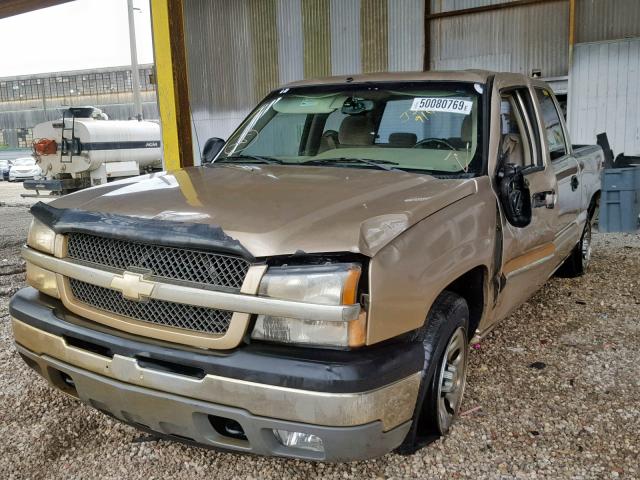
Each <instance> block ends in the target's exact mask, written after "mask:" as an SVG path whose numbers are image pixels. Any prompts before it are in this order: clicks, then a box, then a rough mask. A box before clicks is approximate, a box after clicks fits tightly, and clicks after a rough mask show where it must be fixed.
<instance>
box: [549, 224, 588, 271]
mask: <svg viewBox="0 0 640 480" xmlns="http://www.w3.org/2000/svg"><path fill="white" fill-rule="evenodd" d="M591 233H592V232H591V217H589V218H588V219H587V222H586V224H585V226H584V230H583V231H582V236H581V237H580V241H579V242H578V244H577V245H576V246H575V247H574V248H573V250H572V251H571V254H570V255H569V256H568V257H567V259H566V260H565V261H564V263H563V264H562V265H561V266H560V268H559V269H558V272H557V274H558V276H559V277H566V278H572V277H579V276H581V275H584V274H585V273H586V272H587V268H589V263H590V262H591Z"/></svg>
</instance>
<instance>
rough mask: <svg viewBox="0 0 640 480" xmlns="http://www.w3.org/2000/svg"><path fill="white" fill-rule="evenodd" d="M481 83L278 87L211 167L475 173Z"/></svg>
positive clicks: (478, 162)
mask: <svg viewBox="0 0 640 480" xmlns="http://www.w3.org/2000/svg"><path fill="white" fill-rule="evenodd" d="M481 91H482V86H481V85H474V84H469V83H451V82H447V83H436V82H403V83H394V84H389V83H380V84H365V85H363V84H354V85H329V86H315V87H307V88H297V89H283V90H281V91H280V92H278V93H276V94H273V95H271V96H270V97H268V98H267V99H266V100H265V101H264V102H263V103H262V104H261V105H260V106H259V107H258V108H257V109H256V110H255V111H254V112H253V113H252V114H251V115H250V116H249V117H248V118H247V119H246V120H245V121H244V122H243V124H242V125H240V127H239V128H238V129H237V130H236V131H235V132H234V134H233V135H232V136H231V137H230V138H229V141H228V142H227V143H226V145H225V147H224V149H223V151H222V153H221V154H220V156H219V157H218V158H217V160H216V162H230V161H233V162H239V163H242V162H247V163H251V162H264V163H278V164H285V165H300V164H311V165H330V166H357V167H360V168H376V167H378V166H380V167H384V168H385V169H387V170H388V169H402V170H406V171H416V172H425V173H439V174H445V175H463V176H474V175H476V174H479V173H481V171H482V155H481V152H482V149H481V145H480V143H481V139H482V136H481V121H480V118H481V115H480V108H481V101H480V98H481V96H480V94H479V93H478V92H481Z"/></svg>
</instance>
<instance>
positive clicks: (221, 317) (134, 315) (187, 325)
mask: <svg viewBox="0 0 640 480" xmlns="http://www.w3.org/2000/svg"><path fill="white" fill-rule="evenodd" d="M69 283H70V285H71V292H72V293H73V296H74V297H75V298H76V299H77V300H78V301H80V302H82V303H85V304H87V305H90V306H92V307H95V308H98V309H100V310H104V311H106V312H110V313H115V314H117V315H120V316H123V317H128V318H131V319H134V320H142V321H145V322H149V323H153V324H155V325H162V326H165V327H174V328H184V329H188V330H195V331H198V332H204V333H210V334H225V333H226V331H227V329H228V328H229V323H230V322H231V316H232V315H233V312H228V311H226V310H217V309H215V308H205V307H196V306H193V305H185V304H182V303H173V302H165V301H162V300H153V299H149V300H148V301H145V302H134V301H131V300H127V299H125V298H124V297H123V296H122V294H121V293H120V292H118V291H117V290H111V289H110V288H104V287H99V286H97V285H91V284H90V283H86V282H82V281H80V280H76V279H74V278H70V279H69Z"/></svg>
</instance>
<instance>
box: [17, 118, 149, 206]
mask: <svg viewBox="0 0 640 480" xmlns="http://www.w3.org/2000/svg"><path fill="white" fill-rule="evenodd" d="M33 138H34V139H35V140H34V142H33V149H34V156H35V157H36V160H37V162H38V164H39V165H40V168H41V169H42V176H43V178H42V179H40V180H31V181H27V182H25V185H24V186H25V188H26V189H29V190H37V191H39V190H51V191H54V192H59V193H68V192H71V191H74V190H79V189H81V188H86V187H90V186H94V185H100V184H103V183H106V182H108V181H109V180H111V179H117V178H122V177H131V176H135V175H140V174H141V173H144V172H149V171H152V170H155V169H160V168H162V153H161V148H160V138H161V134H160V126H159V125H158V124H157V123H153V122H148V121H139V120H108V119H107V116H106V115H105V114H104V113H102V111H101V110H100V109H97V108H94V107H72V108H69V109H68V110H65V112H64V113H63V117H62V119H59V120H54V121H52V122H44V123H40V124H38V125H36V126H35V127H34V128H33Z"/></svg>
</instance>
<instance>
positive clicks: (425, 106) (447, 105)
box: [411, 97, 473, 115]
mask: <svg viewBox="0 0 640 480" xmlns="http://www.w3.org/2000/svg"><path fill="white" fill-rule="evenodd" d="M472 107H473V102H472V101H471V100H462V99H460V98H441V97H423V98H414V99H413V104H412V105H411V111H413V112H445V113H461V114H463V115H469V114H470V113H471V108H472Z"/></svg>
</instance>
